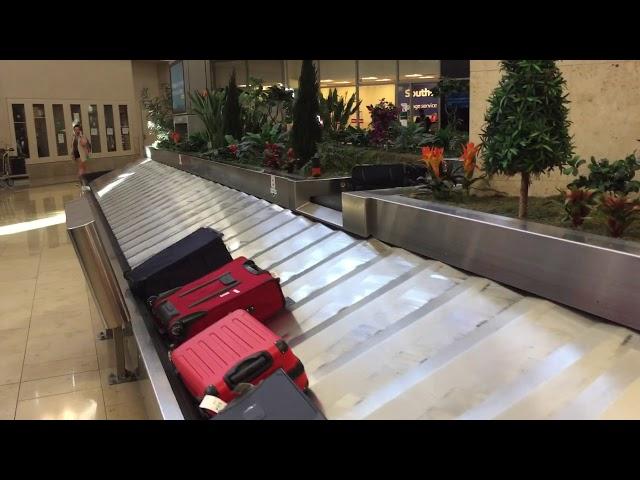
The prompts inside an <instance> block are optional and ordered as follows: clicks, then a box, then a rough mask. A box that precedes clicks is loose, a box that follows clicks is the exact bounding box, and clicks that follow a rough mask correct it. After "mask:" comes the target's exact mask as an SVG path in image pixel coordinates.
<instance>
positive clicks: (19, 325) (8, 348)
mask: <svg viewBox="0 0 640 480" xmlns="http://www.w3.org/2000/svg"><path fill="white" fill-rule="evenodd" d="M79 195H80V188H79V186H78V185H77V184H71V183H67V184H59V185H51V186H44V187H32V188H27V189H14V190H1V191H0V304H1V305H2V313H1V314H0V419H3V420H7V419H14V418H15V419H144V418H146V414H145V410H144V405H143V402H142V398H141V395H140V392H139V389H138V385H137V384H136V383H135V382H134V383H128V384H122V385H117V386H111V385H109V383H108V376H109V373H111V371H112V370H111V369H112V368H113V366H114V365H113V355H112V353H113V352H112V351H111V348H112V344H111V340H107V341H98V340H96V335H97V333H98V332H99V331H100V330H102V329H103V327H102V325H101V321H100V319H99V316H98V313H97V311H96V309H95V305H94V303H93V300H92V299H91V295H90V293H89V291H88V289H87V285H86V283H85V280H84V277H83V274H82V270H81V269H80V264H79V263H78V260H77V258H76V255H75V253H74V251H73V247H72V246H71V244H70V243H69V239H68V236H67V233H66V230H65V224H64V215H61V214H63V213H64V204H65V203H66V202H68V201H70V200H72V199H74V198H77V197H78V196H79ZM36 220H37V222H36ZM14 232H17V233H14Z"/></svg>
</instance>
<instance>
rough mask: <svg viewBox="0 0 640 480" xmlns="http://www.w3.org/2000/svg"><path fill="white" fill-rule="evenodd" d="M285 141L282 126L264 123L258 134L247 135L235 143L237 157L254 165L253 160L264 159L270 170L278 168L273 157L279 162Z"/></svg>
mask: <svg viewBox="0 0 640 480" xmlns="http://www.w3.org/2000/svg"><path fill="white" fill-rule="evenodd" d="M287 139H288V132H287V131H286V130H285V129H284V126H283V125H282V124H280V123H276V124H273V125H272V124H270V123H265V124H264V126H263V127H262V130H261V131H260V132H257V133H247V134H246V135H244V136H243V137H242V141H240V142H239V143H237V147H238V151H237V156H238V158H239V159H240V160H242V161H244V162H249V163H255V160H257V161H260V162H263V161H264V160H265V159H266V160H267V163H269V165H270V168H278V166H279V164H276V162H275V157H277V159H278V162H279V161H280V159H281V157H282V155H283V154H284V151H285V148H286V144H287ZM231 140H233V139H231ZM265 150H266V151H265ZM276 152H277V154H278V155H276Z"/></svg>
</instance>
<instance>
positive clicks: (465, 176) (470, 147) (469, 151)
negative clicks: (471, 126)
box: [456, 143, 486, 194]
mask: <svg viewBox="0 0 640 480" xmlns="http://www.w3.org/2000/svg"><path fill="white" fill-rule="evenodd" d="M479 150H480V147H479V146H475V144H473V143H467V144H466V145H465V146H464V147H463V149H462V156H461V157H460V160H462V167H461V168H462V174H461V175H459V178H460V181H461V183H462V188H463V189H464V191H465V192H467V194H468V193H469V189H470V188H471V186H472V185H473V184H474V183H476V182H479V181H480V180H484V179H485V178H486V175H481V176H479V177H475V178H474V174H475V171H476V169H477V168H478V166H477V164H476V156H477V155H478V151H479ZM458 168H460V167H458ZM456 173H457V172H456Z"/></svg>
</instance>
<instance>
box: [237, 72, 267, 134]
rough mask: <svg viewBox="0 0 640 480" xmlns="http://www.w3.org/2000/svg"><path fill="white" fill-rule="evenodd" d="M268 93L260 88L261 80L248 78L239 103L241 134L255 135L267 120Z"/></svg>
mask: <svg viewBox="0 0 640 480" xmlns="http://www.w3.org/2000/svg"><path fill="white" fill-rule="evenodd" d="M268 97H269V93H268V92H267V90H265V88H264V87H263V86H262V80H260V79H258V78H253V77H250V78H249V81H248V82H247V86H246V87H244V88H243V89H242V93H241V94H240V97H239V101H240V106H241V107H242V123H243V125H244V131H243V133H255V132H259V131H260V130H261V129H262V126H263V125H264V123H265V122H266V121H267V119H268V118H269V100H268Z"/></svg>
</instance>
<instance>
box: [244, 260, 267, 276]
mask: <svg viewBox="0 0 640 480" xmlns="http://www.w3.org/2000/svg"><path fill="white" fill-rule="evenodd" d="M242 266H243V267H244V269H245V270H246V271H247V272H249V273H253V274H254V275H260V274H261V273H264V272H266V270H263V269H261V268H260V267H259V266H258V265H256V263H255V262H254V261H253V260H247V261H246V262H244V263H243V264H242Z"/></svg>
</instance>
